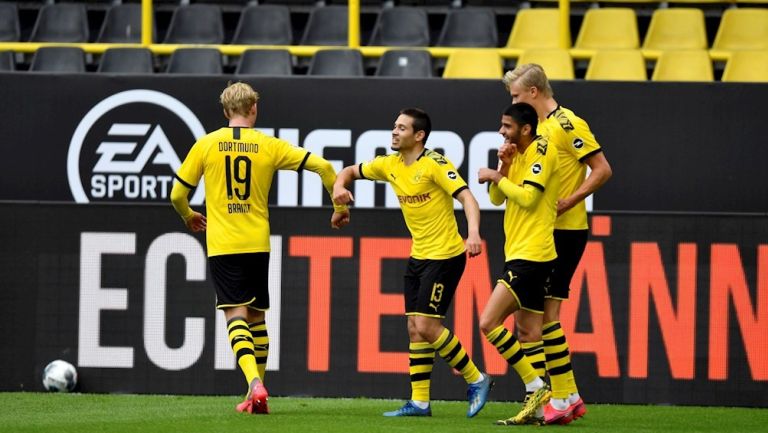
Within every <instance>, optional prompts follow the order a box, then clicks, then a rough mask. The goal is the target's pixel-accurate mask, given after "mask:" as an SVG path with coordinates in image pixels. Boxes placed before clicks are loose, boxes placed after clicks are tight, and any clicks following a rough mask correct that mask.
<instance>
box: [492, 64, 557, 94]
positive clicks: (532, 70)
mask: <svg viewBox="0 0 768 433" xmlns="http://www.w3.org/2000/svg"><path fill="white" fill-rule="evenodd" d="M518 80H520V85H521V86H522V87H526V88H528V87H535V88H537V89H539V92H541V93H542V94H543V95H544V96H549V97H551V96H553V94H554V92H552V86H551V85H550V84H549V80H548V79H547V74H546V73H545V72H544V68H542V67H541V65H537V64H536V63H526V64H523V65H517V66H516V67H515V69H513V70H511V71H507V73H506V74H504V78H503V79H502V80H501V81H502V82H504V87H506V88H507V91H509V88H510V86H512V83H514V82H515V81H518Z"/></svg>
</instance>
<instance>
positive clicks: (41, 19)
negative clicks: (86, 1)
mask: <svg viewBox="0 0 768 433" xmlns="http://www.w3.org/2000/svg"><path fill="white" fill-rule="evenodd" d="M89 36H90V33H89V31H88V18H87V15H86V11H85V5H83V4H75V3H53V4H47V5H45V6H43V7H42V9H40V13H39V14H38V16H37V21H35V26H34V28H33V29H32V35H31V36H30V37H29V41H30V42H88V38H89Z"/></svg>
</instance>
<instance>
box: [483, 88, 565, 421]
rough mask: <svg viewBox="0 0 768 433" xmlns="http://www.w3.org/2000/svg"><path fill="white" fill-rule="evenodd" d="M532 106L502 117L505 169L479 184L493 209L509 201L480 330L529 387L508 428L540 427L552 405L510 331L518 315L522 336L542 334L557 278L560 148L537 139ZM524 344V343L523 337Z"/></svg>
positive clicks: (517, 106)
mask: <svg viewBox="0 0 768 433" xmlns="http://www.w3.org/2000/svg"><path fill="white" fill-rule="evenodd" d="M537 123H538V120H537V115H536V111H535V110H534V108H533V107H531V106H530V105H528V104H525V103H518V104H513V105H510V106H509V107H507V108H506V109H505V110H504V113H503V115H502V116H501V128H500V129H499V133H500V134H501V135H503V136H504V141H505V143H504V144H503V145H502V146H501V147H500V148H499V153H498V155H499V168H498V170H493V169H490V168H481V169H480V170H479V172H478V180H479V182H480V183H485V182H489V183H490V189H489V193H490V198H491V203H493V204H495V205H497V206H498V205H500V204H502V203H504V202H505V201H506V209H505V211H504V234H505V242H504V260H505V264H504V270H503V272H502V275H501V276H500V277H499V279H498V280H497V283H496V286H495V287H494V289H493V293H492V294H491V297H490V299H489V300H488V303H487V304H486V305H485V309H483V312H482V314H481V315H480V330H481V332H482V333H483V335H485V337H486V338H487V339H488V341H489V342H490V343H491V344H493V345H494V346H495V347H496V349H497V350H498V351H499V353H500V354H501V356H502V357H503V358H504V359H506V360H507V362H508V363H509V364H510V365H511V366H512V368H514V369H515V371H516V372H517V373H518V375H520V378H521V379H522V380H523V382H524V383H525V390H526V398H525V404H524V406H523V409H522V410H521V411H520V413H518V414H517V415H516V416H514V417H512V418H509V419H506V420H500V421H497V424H501V425H521V424H530V423H540V419H539V416H538V415H537V411H541V408H542V406H543V405H544V404H546V402H547V400H548V399H549V396H550V392H549V387H548V386H547V385H546V383H545V382H544V381H543V380H542V378H541V377H540V375H539V374H538V373H537V371H536V369H534V367H533V365H531V362H530V360H529V358H528V357H527V356H526V355H525V353H524V352H523V348H522V346H521V344H520V342H519V341H518V340H517V338H515V335H514V334H513V333H512V332H510V331H509V330H508V329H506V327H505V326H504V320H505V319H506V318H507V317H509V315H510V314H513V313H515V312H517V314H516V316H515V317H516V322H515V323H516V326H517V328H518V332H525V333H526V334H528V335H536V334H538V335H539V338H540V335H541V326H542V319H543V314H544V296H545V295H546V290H547V285H548V284H549V280H550V278H551V276H552V271H553V269H554V264H555V258H556V257H557V254H556V252H555V241H554V238H553V236H552V231H553V230H554V225H555V218H556V216H557V209H556V202H557V192H558V187H559V183H560V173H559V164H558V156H557V149H554V148H553V147H552V146H550V145H549V144H548V143H547V140H546V139H545V138H543V137H541V136H539V135H537V134H536V126H537ZM521 338H522V337H521Z"/></svg>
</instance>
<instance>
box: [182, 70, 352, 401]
mask: <svg viewBox="0 0 768 433" xmlns="http://www.w3.org/2000/svg"><path fill="white" fill-rule="evenodd" d="M258 99H259V94H258V93H257V92H255V91H254V90H253V88H251V86H249V85H248V84H245V83H240V82H238V83H234V84H230V85H229V86H227V88H226V89H224V91H223V92H222V93H221V98H220V100H221V105H222V107H223V108H224V116H225V117H226V118H227V119H228V120H229V125H228V126H226V127H224V128H221V129H218V130H216V131H214V132H211V133H210V134H208V135H206V136H204V137H202V138H200V139H199V140H198V141H197V142H196V143H195V144H194V145H193V146H192V148H191V149H190V151H189V154H188V155H187V157H186V159H185V160H184V162H183V163H182V164H181V167H180V168H179V171H178V173H177V174H176V182H175V183H174V185H173V189H172V191H171V202H172V204H173V207H174V209H176V212H178V214H179V215H180V216H181V218H182V219H183V220H184V223H185V224H186V226H187V228H188V229H189V230H191V231H193V232H199V231H206V243H207V250H208V264H209V266H210V270H211V276H212V279H213V283H214V286H215V287H216V308H218V309H221V310H223V311H224V316H225V317H226V319H227V330H228V333H229V341H230V343H231V345H232V351H233V352H234V353H235V357H236V358H237V363H238V365H239V366H240V369H241V370H242V372H243V375H245V380H246V382H247V383H248V393H247V394H246V398H245V400H244V401H243V402H242V403H240V404H238V405H237V410H238V412H248V413H269V408H268V406H267V398H268V394H267V390H266V388H265V387H264V384H263V381H264V371H265V369H266V363H267V355H268V351H269V337H268V335H267V327H266V323H265V321H264V315H265V314H264V313H265V311H266V310H268V309H269V288H268V283H269V281H268V271H269V251H270V246H269V211H268V208H267V200H268V195H269V189H270V187H271V185H272V177H273V175H274V173H275V171H277V170H296V171H301V170H303V169H306V170H310V171H313V172H315V173H317V174H319V175H320V177H321V179H322V181H323V185H324V186H325V188H326V190H328V193H329V194H330V193H331V191H332V188H333V182H334V181H335V180H336V173H335V170H334V169H333V166H332V165H331V163H330V162H328V161H326V160H325V159H323V158H321V157H319V156H317V155H312V154H310V153H309V152H307V151H306V150H304V149H302V148H300V147H295V146H292V145H291V144H290V143H288V142H286V141H283V140H280V139H277V138H275V137H270V136H267V135H265V134H262V133H261V132H259V131H257V130H255V129H253V125H254V124H255V123H256V115H257V101H258ZM203 176H205V209H206V214H207V218H206V216H204V215H203V214H201V213H200V212H196V211H193V210H192V209H191V208H190V207H189V200H188V198H187V197H188V195H189V192H190V191H191V190H192V189H193V188H195V186H197V184H198V183H199V182H200V178H201V177H203ZM209 222H210V225H209ZM348 222H349V211H348V210H347V207H346V205H334V213H333V216H332V217H331V226H333V227H334V228H339V227H341V226H343V225H345V224H347V223H348Z"/></svg>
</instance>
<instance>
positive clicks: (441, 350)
mask: <svg viewBox="0 0 768 433" xmlns="http://www.w3.org/2000/svg"><path fill="white" fill-rule="evenodd" d="M432 347H434V348H435V350H436V351H437V353H438V354H440V356H441V357H442V358H443V359H444V360H445V362H447V363H448V365H450V366H451V367H453V368H455V369H456V370H459V372H461V375H462V376H464V380H466V381H467V383H474V382H477V381H478V379H480V370H478V369H477V367H476V366H475V363H474V362H472V360H471V359H470V358H469V355H467V352H466V351H465V350H464V348H463V347H461V342H459V339H458V338H456V336H455V335H453V333H452V332H451V331H449V330H448V329H447V328H446V329H443V333H442V334H440V337H438V338H437V340H435V341H434V342H433V343H432Z"/></svg>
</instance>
